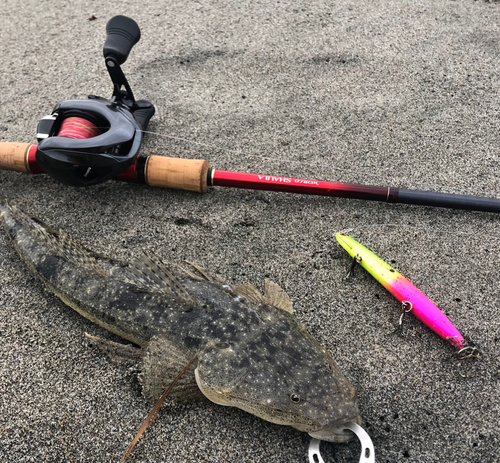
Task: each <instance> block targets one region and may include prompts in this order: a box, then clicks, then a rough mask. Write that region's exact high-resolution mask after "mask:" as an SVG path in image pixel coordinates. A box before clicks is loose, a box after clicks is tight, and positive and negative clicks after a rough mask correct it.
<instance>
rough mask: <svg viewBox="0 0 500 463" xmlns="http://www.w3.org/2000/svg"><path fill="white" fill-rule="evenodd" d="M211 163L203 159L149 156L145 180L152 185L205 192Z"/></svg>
mask: <svg viewBox="0 0 500 463" xmlns="http://www.w3.org/2000/svg"><path fill="white" fill-rule="evenodd" d="M209 167H210V165H209V164H208V161H206V160H203V159H200V160H198V159H179V158H169V157H164V156H154V155H153V156H149V157H148V159H147V163H146V170H145V180H146V183H147V184H148V185H150V186H156V187H162V188H173V189H176V190H188V191H196V192H198V193H205V192H206V191H207V189H208V185H207V173H208V169H209Z"/></svg>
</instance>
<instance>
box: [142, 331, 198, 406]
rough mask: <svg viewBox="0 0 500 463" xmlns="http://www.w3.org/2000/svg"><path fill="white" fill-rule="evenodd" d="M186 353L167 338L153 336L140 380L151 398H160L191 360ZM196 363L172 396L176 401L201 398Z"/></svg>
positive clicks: (153, 399)
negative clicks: (195, 372)
mask: <svg viewBox="0 0 500 463" xmlns="http://www.w3.org/2000/svg"><path fill="white" fill-rule="evenodd" d="M189 357H190V354H186V353H185V352H183V351H182V350H181V349H179V348H178V347H176V346H174V345H173V344H172V343H170V342H169V341H168V340H166V339H160V338H154V339H152V340H151V341H150V343H149V344H148V347H147V349H146V355H145V356H144V359H143V363H142V372H141V374H140V375H139V381H140V382H141V384H142V388H143V390H142V393H143V395H144V396H145V397H146V398H147V399H148V400H152V401H156V400H158V398H159V397H160V396H161V395H162V394H163V392H165V390H166V389H167V388H168V387H169V386H170V384H171V383H172V381H173V380H174V379H175V378H176V377H177V376H178V375H179V373H180V372H181V371H182V369H183V368H184V367H185V366H186V365H187V364H188V363H189V361H190V360H191V358H189ZM194 370H195V365H191V367H190V368H189V369H188V370H187V371H186V373H184V375H182V376H181V378H180V379H179V380H178V382H177V383H176V385H175V387H174V389H173V390H172V392H171V393H170V395H169V396H171V397H173V398H175V399H177V400H188V399H194V398H197V397H202V395H203V394H202V393H201V392H200V390H199V389H198V386H197V384H196V379H195V375H194Z"/></svg>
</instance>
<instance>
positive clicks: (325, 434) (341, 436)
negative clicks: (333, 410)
mask: <svg viewBox="0 0 500 463" xmlns="http://www.w3.org/2000/svg"><path fill="white" fill-rule="evenodd" d="M352 422H354V423H356V424H359V425H361V424H362V423H363V420H362V418H361V415H357V416H356V417H355V418H354V419H352V420H347V421H343V423H344V424H347V423H352ZM308 434H309V435H310V436H311V437H313V438H314V439H319V440H324V441H327V442H337V443H343V442H347V441H349V440H351V439H352V438H353V437H354V434H353V433H352V431H350V430H349V429H347V428H344V427H343V426H342V425H341V424H339V423H334V424H330V425H328V426H325V427H324V428H322V429H318V430H317V431H313V432H309V433H308Z"/></svg>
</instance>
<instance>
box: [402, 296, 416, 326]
mask: <svg viewBox="0 0 500 463" xmlns="http://www.w3.org/2000/svg"><path fill="white" fill-rule="evenodd" d="M401 309H402V311H403V312H402V313H401V316H400V317H399V326H400V327H401V326H402V325H403V318H404V316H405V314H407V313H410V312H411V311H412V310H413V304H412V303H411V302H410V301H403V302H401Z"/></svg>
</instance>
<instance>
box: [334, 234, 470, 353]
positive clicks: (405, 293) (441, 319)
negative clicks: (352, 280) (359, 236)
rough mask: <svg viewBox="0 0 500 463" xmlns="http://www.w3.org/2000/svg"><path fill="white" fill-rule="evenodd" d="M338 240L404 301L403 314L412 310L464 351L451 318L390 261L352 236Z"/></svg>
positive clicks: (386, 287)
mask: <svg viewBox="0 0 500 463" xmlns="http://www.w3.org/2000/svg"><path fill="white" fill-rule="evenodd" d="M335 238H337V241H338V242H339V244H340V245H341V246H342V247H343V248H344V249H345V250H346V251H347V252H348V253H349V255H350V256H352V257H353V258H354V259H355V260H356V261H357V262H358V263H359V264H361V266H362V267H363V268H364V269H365V270H367V271H368V273H370V274H371V275H372V276H373V277H374V278H375V279H376V280H377V281H378V282H379V283H380V284H381V285H382V286H383V287H384V288H385V289H387V290H388V291H389V292H390V293H391V294H392V295H393V296H394V297H395V298H396V299H397V300H398V301H399V302H401V304H402V307H403V310H404V312H410V311H411V312H412V313H413V314H414V315H415V317H417V318H418V319H419V320H420V321H421V322H422V323H424V324H425V325H427V326H428V327H429V328H430V329H431V330H433V331H434V332H436V333H437V334H439V336H441V337H442V338H443V339H446V340H447V341H448V342H450V343H451V344H453V345H454V346H455V347H457V348H458V349H463V348H464V343H465V340H464V338H463V336H462V335H461V334H460V332H459V331H458V330H457V328H455V326H454V325H453V323H452V322H451V321H450V320H449V319H448V317H447V316H446V315H445V314H444V313H443V312H441V310H439V308H438V307H437V306H436V304H434V302H432V301H431V300H430V299H429V298H428V297H427V296H426V295H425V294H424V293H423V292H422V291H420V290H419V289H418V288H417V287H416V286H414V285H413V284H412V283H410V282H409V281H408V280H407V279H406V278H405V277H404V276H403V275H401V274H400V273H399V272H398V271H397V270H395V269H394V268H392V267H391V266H390V265H389V264H388V263H387V262H384V261H383V260H382V259H380V257H378V256H376V255H375V254H373V252H371V251H370V250H369V249H367V248H365V247H364V246H363V245H361V244H359V243H358V242H357V241H355V240H353V239H352V238H351V237H349V236H347V235H345V234H342V233H337V234H336V235H335Z"/></svg>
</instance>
